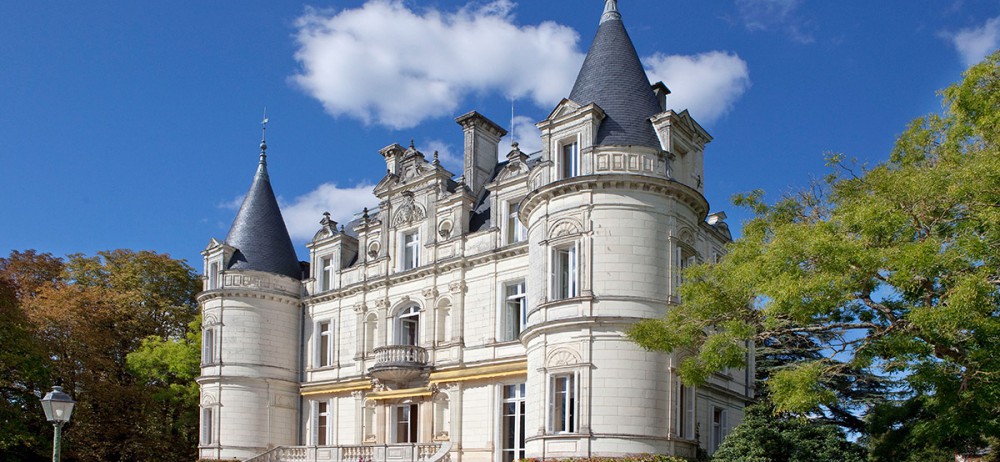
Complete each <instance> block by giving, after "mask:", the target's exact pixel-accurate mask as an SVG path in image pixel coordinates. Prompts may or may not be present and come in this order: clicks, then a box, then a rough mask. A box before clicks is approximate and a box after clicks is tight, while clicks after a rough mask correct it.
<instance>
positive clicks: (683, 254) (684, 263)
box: [674, 245, 698, 297]
mask: <svg viewBox="0 0 1000 462" xmlns="http://www.w3.org/2000/svg"><path fill="white" fill-rule="evenodd" d="M674 258H675V262H674V265H675V268H676V270H675V274H674V294H676V295H677V296H678V297H680V292H679V290H678V289H679V288H680V286H681V284H684V270H686V269H688V268H690V267H692V266H694V265H695V264H697V263H698V257H697V256H695V253H694V251H693V250H691V249H690V248H688V247H687V246H680V245H678V246H677V250H676V252H674Z"/></svg>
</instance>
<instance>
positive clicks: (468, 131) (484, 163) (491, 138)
mask: <svg viewBox="0 0 1000 462" xmlns="http://www.w3.org/2000/svg"><path fill="white" fill-rule="evenodd" d="M455 122H458V124H459V125H461V126H462V130H463V132H464V133H465V143H464V146H465V156H464V159H465V170H464V174H465V184H466V185H468V186H469V189H470V190H471V191H472V194H473V196H475V197H477V198H478V197H479V196H480V194H481V193H482V192H483V187H484V186H486V183H487V182H489V181H490V180H491V179H492V177H493V170H494V169H495V168H496V166H497V160H498V151H499V149H500V147H499V145H500V138H503V137H504V135H506V134H507V130H504V129H503V127H501V126H499V125H497V124H496V123H495V122H493V121H492V120H490V119H487V118H486V117H484V116H483V115H482V114H480V113H478V112H475V111H473V112H470V113H468V114H465V115H463V116H461V117H459V118H457V119H455Z"/></svg>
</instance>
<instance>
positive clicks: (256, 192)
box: [226, 117, 302, 279]
mask: <svg viewBox="0 0 1000 462" xmlns="http://www.w3.org/2000/svg"><path fill="white" fill-rule="evenodd" d="M262 124H263V125H264V130H266V129H267V126H266V124H267V118H266V117H265V118H264V122H262ZM266 152H267V143H266V142H265V141H264V137H263V136H261V143H260V163H259V164H258V165H257V173H256V174H255V175H254V177H253V183H252V184H251V185H250V191H248V192H247V195H246V198H245V199H243V205H242V206H241V207H240V211H239V213H237V214H236V219H235V220H233V226H232V227H231V228H230V229H229V235H228V236H226V243H227V244H229V245H231V246H233V247H234V248H235V249H236V253H235V254H233V257H232V260H230V261H229V263H228V268H231V269H237V270H252V271H263V272H266V273H274V274H280V275H283V276H288V277H290V278H294V279H301V276H302V270H301V268H300V266H299V259H298V257H297V256H296V255H295V247H294V246H293V245H292V239H291V238H290V237H289V236H288V228H286V227H285V221H284V219H283V218H282V217H281V209H280V208H279V207H278V201H277V199H275V197H274V190H273V189H271V180H270V178H269V177H268V174H267V155H266Z"/></svg>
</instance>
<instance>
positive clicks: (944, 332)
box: [631, 53, 1000, 451]
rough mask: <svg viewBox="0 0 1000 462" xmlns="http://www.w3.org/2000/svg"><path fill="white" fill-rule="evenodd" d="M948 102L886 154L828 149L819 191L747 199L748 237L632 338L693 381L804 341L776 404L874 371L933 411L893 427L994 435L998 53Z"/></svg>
mask: <svg viewBox="0 0 1000 462" xmlns="http://www.w3.org/2000/svg"><path fill="white" fill-rule="evenodd" d="M943 95H944V100H945V107H946V110H945V111H944V113H943V114H941V115H930V116H926V117H923V118H921V119H918V120H916V121H914V122H913V123H912V124H911V125H910V126H909V127H908V129H907V130H906V131H905V132H904V133H903V134H902V135H901V136H900V137H899V139H898V141H897V143H896V146H895V148H894V150H893V151H892V153H891V155H890V157H889V160H888V161H886V162H884V163H881V164H879V165H876V166H874V167H858V168H854V167H851V166H849V165H848V163H846V162H845V159H844V158H843V156H839V155H838V156H831V158H830V161H831V164H832V166H834V167H835V172H834V173H832V174H830V175H829V176H828V177H827V178H826V181H825V182H824V183H822V184H820V185H818V186H816V187H814V188H813V189H811V190H808V191H804V192H802V193H800V194H798V195H796V196H791V197H786V198H784V199H782V200H780V201H778V202H777V203H775V204H771V205H769V204H767V203H765V202H764V200H763V193H761V192H759V191H757V192H754V193H751V194H748V195H744V196H740V197H737V199H736V203H737V205H741V206H745V207H749V208H750V209H751V210H752V211H753V212H754V214H755V217H754V218H753V219H751V220H749V221H748V222H747V223H746V224H745V227H744V235H743V237H742V238H740V239H739V240H737V241H736V242H734V243H732V244H731V245H730V246H729V249H728V255H727V256H726V257H725V258H724V259H723V260H722V261H721V262H720V263H719V264H716V265H713V266H708V265H702V266H695V267H693V268H691V269H690V270H689V271H688V273H687V274H686V279H687V280H688V281H691V282H689V283H687V284H685V285H684V286H683V287H681V289H680V290H681V294H682V299H683V304H681V305H680V306H677V307H675V308H673V309H671V310H669V312H668V313H667V315H666V317H665V318H664V319H661V320H651V321H646V322H643V323H640V324H638V325H637V326H636V327H635V328H634V330H633V331H632V332H631V337H632V338H633V339H634V340H636V341H637V342H638V343H639V344H641V345H643V346H645V347H647V348H651V349H657V350H666V351H673V350H677V349H682V350H684V351H691V352H693V353H694V354H692V355H691V356H689V357H687V359H685V360H684V361H683V363H682V366H681V374H682V377H683V378H684V380H685V381H687V382H689V383H698V382H702V381H704V380H705V379H706V378H707V377H708V376H709V374H711V373H712V372H714V371H718V370H720V369H722V368H724V367H727V366H728V367H739V366H741V364H742V362H743V358H744V355H745V353H746V351H745V350H746V345H747V344H763V343H766V342H768V341H774V340H775V339H781V338H786V337H788V336H796V337H805V338H807V339H809V341H811V342H813V343H815V344H816V345H818V346H819V347H820V349H819V352H820V353H821V355H820V357H818V358H805V357H799V358H797V359H795V360H794V361H792V362H791V363H790V364H787V365H785V366H784V367H782V368H780V369H778V370H775V371H773V372H772V373H771V375H770V377H769V379H768V386H769V389H770V392H771V394H772V397H773V401H774V404H775V407H776V411H777V412H790V413H798V414H806V413H810V412H815V411H818V410H822V409H824V408H826V407H829V406H832V405H836V404H838V401H840V399H841V397H840V395H839V394H838V390H837V389H836V388H835V387H834V385H833V383H834V382H836V381H837V380H841V379H842V378H844V377H847V378H851V377H861V375H862V374H864V375H875V376H881V377H884V378H895V379H899V380H900V383H899V387H900V388H899V391H900V392H902V393H904V395H905V396H907V397H909V398H911V400H918V401H919V404H920V406H919V407H920V409H921V414H920V415H922V416H924V417H923V418H918V419H911V420H906V421H896V422H894V423H893V424H891V425H888V426H886V428H887V431H888V432H892V433H894V434H897V435H899V434H901V433H900V432H901V431H905V432H906V434H908V435H911V436H912V438H910V439H909V440H908V441H911V442H914V444H919V445H920V446H921V447H938V448H945V449H949V450H954V451H965V450H968V449H971V448H977V447H982V446H983V445H984V444H985V442H984V438H985V437H987V436H989V435H997V434H1000V421H998V416H1000V354H998V351H1000V318H998V315H1000V205H998V204H1000V53H994V54H993V55H991V56H990V57H988V58H987V59H986V60H985V61H984V62H982V63H980V64H978V65H976V66H974V67H973V68H971V69H970V70H969V71H967V72H966V74H965V78H964V80H963V81H962V82H961V83H959V84H956V85H954V86H952V87H950V88H948V89H947V90H945V91H944V92H943ZM888 405H892V406H906V405H912V403H911V402H906V403H890V404H888ZM917 442H919V443H917Z"/></svg>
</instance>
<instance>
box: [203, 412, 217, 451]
mask: <svg viewBox="0 0 1000 462" xmlns="http://www.w3.org/2000/svg"><path fill="white" fill-rule="evenodd" d="M212 414H213V412H212V408H210V407H206V408H203V409H202V410H201V444H202V445H204V446H208V445H210V444H213V443H214V441H213V438H212V437H213V435H214V434H215V433H214V431H213V425H212V423H213V422H212Z"/></svg>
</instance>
